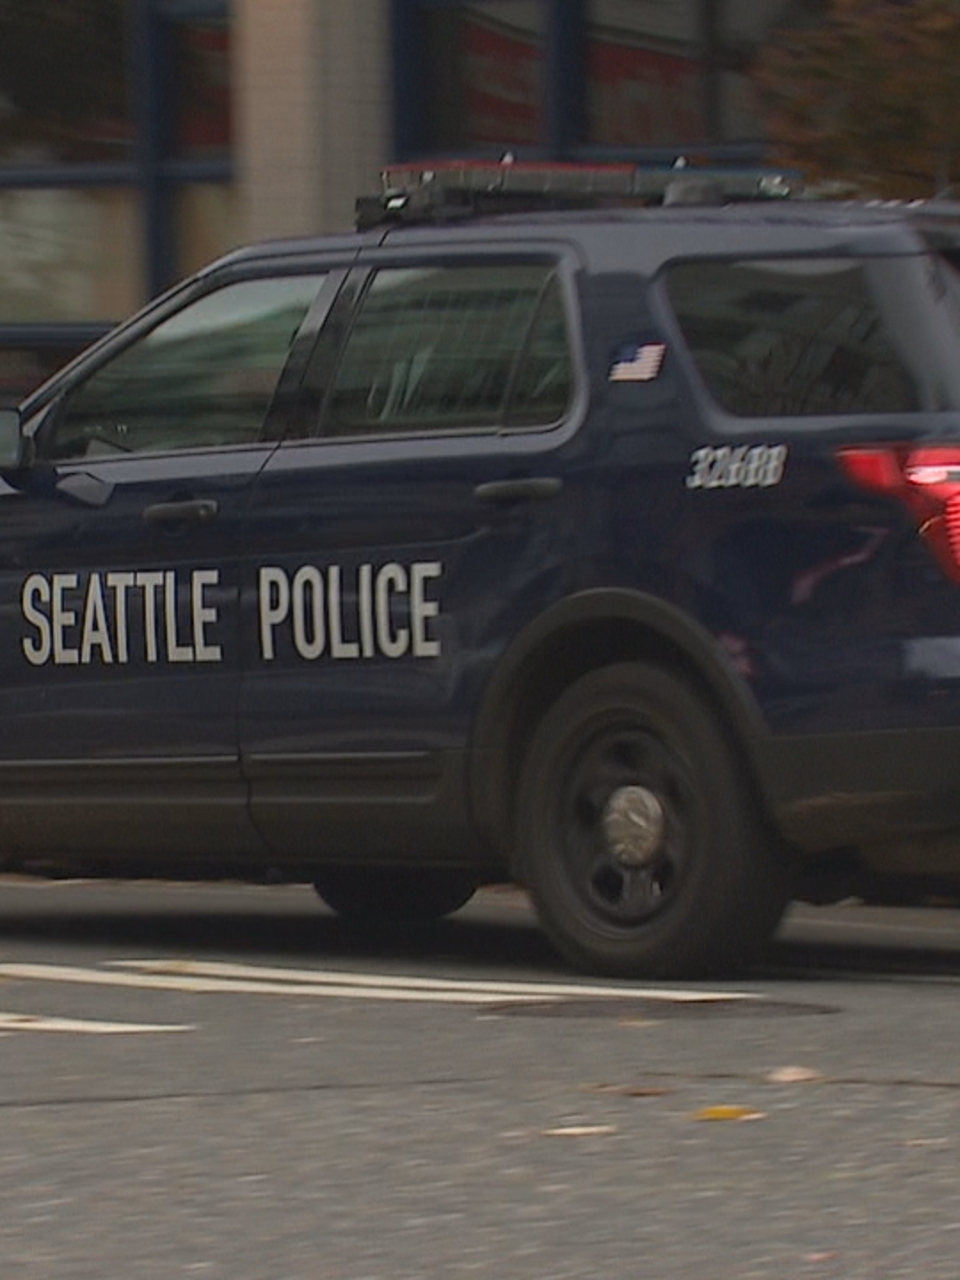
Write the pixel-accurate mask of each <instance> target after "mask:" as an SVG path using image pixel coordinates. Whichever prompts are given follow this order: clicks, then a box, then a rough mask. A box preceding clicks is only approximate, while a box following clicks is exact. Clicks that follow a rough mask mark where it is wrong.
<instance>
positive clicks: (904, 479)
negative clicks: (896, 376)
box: [837, 445, 960, 582]
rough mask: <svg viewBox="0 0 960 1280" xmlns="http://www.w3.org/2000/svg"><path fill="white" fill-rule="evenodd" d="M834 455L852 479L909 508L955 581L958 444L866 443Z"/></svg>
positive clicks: (958, 570)
mask: <svg viewBox="0 0 960 1280" xmlns="http://www.w3.org/2000/svg"><path fill="white" fill-rule="evenodd" d="M837 458H838V460H839V462H840V464H841V466H842V467H843V469H844V471H846V473H847V475H848V476H849V477H850V479H851V480H852V481H853V482H854V483H855V484H857V485H859V486H860V487H861V488H863V489H872V490H873V491H874V492H876V493H886V494H889V495H890V497H892V498H899V499H900V501H901V502H903V503H904V505H905V506H906V507H908V508H909V510H910V511H911V512H912V513H913V516H914V518H915V519H916V521H917V526H918V528H919V530H920V533H921V534H922V535H923V537H924V538H925V539H926V540H927V542H928V543H929V544H930V547H931V550H932V551H933V552H934V554H935V555H936V557H937V560H938V561H939V563H940V566H941V568H942V569H943V571H944V572H945V573H946V574H947V576H948V577H949V578H951V579H952V580H953V581H954V582H960V445H929V446H924V447H922V448H919V449H911V448H910V447H909V446H908V445H890V446H886V447H878V446H874V445H870V446H869V447H866V448H850V449H840V450H838V453H837Z"/></svg>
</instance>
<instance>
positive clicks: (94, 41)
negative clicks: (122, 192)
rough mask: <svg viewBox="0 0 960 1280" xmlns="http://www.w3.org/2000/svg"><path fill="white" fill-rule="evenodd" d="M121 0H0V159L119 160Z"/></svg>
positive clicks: (127, 127)
mask: <svg viewBox="0 0 960 1280" xmlns="http://www.w3.org/2000/svg"><path fill="white" fill-rule="evenodd" d="M128 8H129V6H128V4H127V3H125V0H26V2H25V0H0V163H2V164H14V165H33V164H36V165H41V164H55V163H82V162H85V161H99V162H109V161H125V160H127V159H129V158H130V155H131V152H132V148H133V138H134V127H133V124H132V119H131V108H130V92H129V89H130V86H129V83H128V66H129V56H128V55H129V51H128V38H127V29H126V28H127V10H128Z"/></svg>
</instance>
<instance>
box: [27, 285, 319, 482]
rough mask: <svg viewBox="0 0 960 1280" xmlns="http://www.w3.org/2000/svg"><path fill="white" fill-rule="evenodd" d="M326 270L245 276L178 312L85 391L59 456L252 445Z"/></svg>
mask: <svg viewBox="0 0 960 1280" xmlns="http://www.w3.org/2000/svg"><path fill="white" fill-rule="evenodd" d="M321 280H322V277H321V276H317V275H310V276H283V277H277V278H275V279H256V280H243V281H238V282H236V283H234V284H229V285H226V286H224V287H223V288H221V289H218V290H217V291H216V292H214V293H208V294H205V295H204V296H203V297H202V298H200V299H198V300H196V301H195V302H193V303H191V304H190V305H188V306H187V307H185V308H184V309H183V310H182V311H178V312H177V313H176V314H175V315H172V316H168V317H167V319H166V320H164V321H162V322H161V323H160V324H158V325H157V326H156V328H155V329H152V330H151V331H150V332H149V333H148V334H147V335H146V336H145V337H142V338H140V339H139V340H138V341H136V342H134V343H132V344H131V345H130V346H129V347H126V348H125V349H124V350H123V351H122V352H120V354H119V355H117V356H115V357H114V358H113V359H112V360H110V361H109V362H108V363H107V364H105V365H103V366H101V367H100V368H99V369H98V370H97V371H96V372H95V373H94V374H93V375H92V376H91V377H90V378H88V379H87V380H86V382H83V383H82V384H81V385H80V386H78V387H77V388H75V389H74V390H73V391H72V392H71V393H70V394H69V395H68V396H67V399H66V402H65V403H64V404H63V406H62V407H61V410H60V412H59V414H58V416H57V419H56V422H55V423H54V425H53V429H52V432H51V433H50V435H49V436H45V438H44V439H43V440H42V441H41V442H40V452H41V454H42V456H44V457H47V458H50V459H53V460H64V459H71V458H88V457H95V456H104V455H109V454H114V453H143V452H157V451H169V450H179V449H196V448H211V447H223V446H237V445H243V444H251V443H255V442H256V441H258V440H260V439H261V432H262V429H263V425H264V420H265V418H266V415H267V410H268V409H269V406H270V402H271V399H272V397H273V393H274V391H275V389H276V386H277V382H278V380H279V377H280V373H281V371H282V369H283V366H284V363H285V361H286V357H287V353H288V351H289V349H290V344H291V342H292V340H293V338H294V336H295V335H296V333H297V330H298V329H299V327H300V325H301V323H302V321H303V318H304V316H305V315H306V312H307V309H308V307H309V306H310V304H311V302H312V301H313V299H314V298H315V296H316V294H317V292H318V290H319V287H320V284H321Z"/></svg>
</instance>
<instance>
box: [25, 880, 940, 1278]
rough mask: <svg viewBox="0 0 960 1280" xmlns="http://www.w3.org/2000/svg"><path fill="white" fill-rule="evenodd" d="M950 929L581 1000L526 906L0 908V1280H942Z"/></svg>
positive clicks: (89, 897) (917, 921)
mask: <svg viewBox="0 0 960 1280" xmlns="http://www.w3.org/2000/svg"><path fill="white" fill-rule="evenodd" d="M958 998H960V913H957V912H953V911H947V910H928V911H924V912H921V911H911V912H890V911H878V910H872V909H869V910H868V909H866V908H863V907H859V906H854V905H850V906H843V907H837V908H831V909H820V910H818V911H814V910H809V909H808V910H797V911H794V912H793V913H792V914H791V916H790V917H789V918H788V920H787V922H786V924H785V926H784V928H783V929H782V930H781V934H780V936H779V937H778V939H777V941H776V943H775V944H774V946H773V948H772V949H771V952H770V955H769V957H768V958H767V959H766V960H765V961H764V963H763V965H762V967H760V968H758V969H757V970H755V971H754V972H752V973H750V974H748V975H746V976H745V978H744V979H743V981H741V982H738V983H730V982H725V983H714V984H707V985H705V986H702V987H698V988H693V987H692V986H682V985H679V984H674V985H671V986H668V987H664V986H660V987H656V988H653V989H651V990H648V991H646V992H644V990H643V989H641V988H640V987H639V986H638V985H637V984H613V983H596V982H589V981H587V980H584V979H582V978H579V977H578V976H577V975H574V974H571V973H570V972H569V971H568V970H566V969H565V968H564V967H563V966H562V965H561V964H560V963H559V962H558V961H557V960H556V959H555V957H554V956H553V954H552V953H551V951H550V949H549V948H548V947H547V945H546V943H545V942H544V941H543V940H542V938H541V936H540V935H539V933H538V932H537V930H536V928H535V927H534V925H533V922H532V920H531V917H530V915H529V912H528V910H527V908H526V904H525V902H524V901H523V899H522V898H521V897H520V896H519V895H517V894H513V893H487V894H483V895H480V896H479V897H478V899H477V900H476V901H475V902H474V903H473V904H471V905H470V906H469V907H467V908H466V909H465V910H464V911H462V912H461V913H460V914H459V915H457V916H455V917H454V918H453V919H452V920H450V921H449V922H447V923H445V924H444V925H443V926H442V927H440V928H438V929H436V930H434V931H432V932H430V933H428V934H426V935H423V936H421V937H420V938H419V939H417V940H410V939H407V940H406V941H398V940H396V939H394V940H392V941H388V940H379V941H371V940H366V941H362V940H358V939H357V938H355V937H351V936H350V935H348V934H347V933H345V932H344V930H343V929H342V928H341V926H340V925H339V923H338V922H337V921H336V920H335V919H334V918H332V917H331V916H329V915H327V914H326V913H325V912H324V911H323V910H322V908H321V907H320V905H319V904H318V903H317V901H316V899H315V898H314V897H313V895H312V893H310V892H309V891H307V890H303V889H292V888H246V887H239V886H220V887H198V886H176V885H172V886H171V885H155V886H144V885H131V886H119V885H95V884H57V885H45V884H33V883H30V882H22V881H16V880H9V881H0V1062H2V1071H0V1276H2V1277H3V1280H121V1278H122V1280H137V1278H141V1277H142V1278H144V1280H171V1278H172V1277H180V1276H198V1277H204V1278H206V1277H209V1278H210V1280H268V1278H269V1280H414V1278H416V1280H420V1278H425V1280H431V1278H433V1277H461V1276H481V1277H487V1276H489V1277H497V1280H500V1278H504V1280H528V1278H530V1280H532V1278H534V1277H536V1278H537V1280H540V1278H543V1280H546V1278H548V1277H549V1280H562V1278H564V1277H574V1278H576V1280H588V1278H589V1280H594V1278H596V1277H627V1276H629V1277H650V1278H651V1280H668V1278H669V1280H672V1278H674V1277H676V1278H678V1280H680V1278H683V1280H689V1278H690V1277H695V1278H697V1280H749V1278H751V1277H764V1278H770V1280H793V1278H794V1277H797V1278H798V1280H806V1278H808V1277H810V1278H813V1277H817V1278H819V1277H838V1278H839V1277H842V1278H843V1280H853V1278H856V1277H864V1278H866V1277H869V1278H870V1280H880V1278H882V1280H888V1278H890V1280H892V1278H893V1277H910V1278H911V1280H939V1278H940V1277H942V1278H943V1280H956V1278H957V1276H958V1275H960V1262H958V1260H957V1259H958V1254H960V1030H958V1026H960V1020H958V1018H957V1016H956V1010H957V1005H958Z"/></svg>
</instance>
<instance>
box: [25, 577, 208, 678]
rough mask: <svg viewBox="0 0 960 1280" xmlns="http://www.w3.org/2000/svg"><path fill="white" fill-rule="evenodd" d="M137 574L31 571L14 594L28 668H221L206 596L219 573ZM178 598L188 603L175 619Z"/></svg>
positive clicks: (177, 612) (177, 611) (177, 613)
mask: <svg viewBox="0 0 960 1280" xmlns="http://www.w3.org/2000/svg"><path fill="white" fill-rule="evenodd" d="M178 577H180V575H178V574H176V573H175V572H174V571H173V570H172V569H150V570H145V571H140V572H137V573H134V572H130V571H124V572H109V573H98V572H93V573H90V574H88V575H87V576H86V577H83V576H82V575H80V574H77V573H51V574H43V573H32V574H31V575H30V576H29V578H27V580H26V581H25V582H24V584H23V588H22V590H21V592H20V608H21V611H22V613H23V617H24V621H25V622H27V623H28V624H29V626H30V627H31V628H32V632H31V633H30V634H27V635H25V636H24V637H23V639H22V640H21V648H22V649H23V655H24V657H25V658H26V659H27V661H28V662H31V663H33V665H34V666H35V667H41V666H43V665H44V664H45V663H48V662H52V663H53V664H54V665H55V666H64V667H66V666H77V665H84V666H86V665H87V664H89V663H92V662H100V663H103V664H105V665H111V664H113V663H120V664H124V663H128V662H136V661H138V660H139V661H146V662H220V661H222V659H223V649H222V647H221V645H220V644H218V643H217V640H216V635H215V630H214V629H215V628H216V625H217V623H218V621H219V614H218V610H217V609H216V607H215V606H214V605H213V604H211V603H210V600H209V592H210V591H211V590H212V589H213V588H215V587H217V586H219V583H220V570H219V569H194V570H193V572H192V573H190V574H189V575H183V577H185V578H186V582H184V581H183V577H180V580H179V581H178ZM178 593H180V595H181V599H182V600H185V601H186V602H187V609H186V613H185V614H184V615H181V614H180V612H179V610H178V608H177V597H178Z"/></svg>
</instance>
